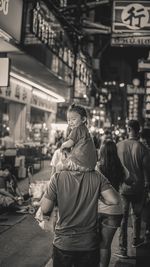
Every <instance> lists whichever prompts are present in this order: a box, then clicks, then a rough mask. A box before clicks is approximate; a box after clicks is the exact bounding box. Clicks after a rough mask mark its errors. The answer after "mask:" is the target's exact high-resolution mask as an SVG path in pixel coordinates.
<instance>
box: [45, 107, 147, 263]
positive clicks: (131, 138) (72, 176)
mask: <svg viewBox="0 0 150 267" xmlns="http://www.w3.org/2000/svg"><path fill="white" fill-rule="evenodd" d="M67 121H68V135H67V138H66V140H65V142H60V143H59V147H58V148H57V150H56V151H55V153H54V156H53V158H52V161H51V166H52V168H53V169H52V173H51V178H50V182H49V184H48V187H47V190H46V192H45V194H44V196H43V198H42V200H41V211H42V214H43V218H45V219H47V218H49V217H50V215H51V212H52V211H53V209H56V210H57V220H56V224H55V230H54V241H53V266H54V267H57V266H62V267H72V266H74V267H79V266H82V267H84V266H86V267H108V266H109V263H110V259H111V244H112V240H113V237H114V235H115V233H116V230H117V229H118V228H119V237H118V238H119V251H117V252H116V256H118V257H121V258H128V219H129V216H130V215H131V217H132V227H133V234H132V246H133V247H134V248H137V247H138V246H141V245H142V244H143V243H144V242H149V241H150V231H149V230H150V221H149V219H150V218H149V217H150V214H149V213H150V212H149V209H148V208H147V207H148V204H149V200H148V199H149V190H150V188H149V185H150V177H149V173H150V169H149V168H150V166H149V160H150V150H149V141H148V139H147V137H148V135H147V136H146V134H145V129H144V130H143V131H142V132H140V130H141V128H140V125H139V122H138V121H137V120H130V121H129V122H128V124H127V138H125V139H124V140H122V141H119V142H116V140H114V139H113V137H112V135H111V133H110V131H109V134H107V133H106V134H105V137H104V138H103V140H101V141H100V144H99V148H98V147H96V146H95V143H94V141H93V138H92V136H91V134H90V133H89V130H88V128H87V113H86V110H85V109H84V108H83V107H81V106H78V105H72V106H71V107H70V108H69V110H68V112H67ZM144 211H145V216H143V213H144ZM142 220H144V221H145V235H144V236H143V238H142V237H141V221H142Z"/></svg>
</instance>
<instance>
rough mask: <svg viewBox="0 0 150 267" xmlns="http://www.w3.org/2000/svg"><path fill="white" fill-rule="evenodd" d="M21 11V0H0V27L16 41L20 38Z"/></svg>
mask: <svg viewBox="0 0 150 267" xmlns="http://www.w3.org/2000/svg"><path fill="white" fill-rule="evenodd" d="M22 12H23V1H22V0H2V1H0V28H1V29H2V30H3V31H5V32H6V33H8V34H9V35H10V36H12V37H13V38H14V39H15V40H16V41H18V42H20V40H21V27H22Z"/></svg>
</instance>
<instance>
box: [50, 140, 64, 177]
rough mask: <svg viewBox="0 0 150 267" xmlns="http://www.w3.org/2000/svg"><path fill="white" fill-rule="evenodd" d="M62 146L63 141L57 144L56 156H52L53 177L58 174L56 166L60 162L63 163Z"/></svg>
mask: <svg viewBox="0 0 150 267" xmlns="http://www.w3.org/2000/svg"><path fill="white" fill-rule="evenodd" d="M61 145H62V141H58V142H57V143H56V150H55V151H54V154H53V156H52V159H51V161H50V166H51V176H52V175H53V174H54V173H55V172H56V165H57V164H58V162H60V161H61V158H62V152H61V149H60V148H61Z"/></svg>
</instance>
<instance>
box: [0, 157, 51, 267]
mask: <svg viewBox="0 0 150 267" xmlns="http://www.w3.org/2000/svg"><path fill="white" fill-rule="evenodd" d="M49 173H50V169H49V162H44V168H43V169H41V171H40V172H38V173H36V174H34V175H33V177H31V182H34V181H37V180H44V181H45V180H47V181H48V180H49ZM18 186H19V187H20V189H21V191H22V192H23V193H24V194H27V193H28V190H29V180H28V178H25V179H23V180H19V182H18ZM3 217H5V218H2V215H1V217H0V218H1V226H0V267H44V266H45V265H46V263H47V262H48V261H49V259H50V258H51V255H52V240H53V234H52V233H47V232H44V231H43V230H42V229H41V228H40V227H39V225H38V223H37V222H36V220H35V218H34V216H33V215H30V214H23V215H22V214H21V215H19V214H16V215H15V214H9V215H8V214H4V215H3ZM3 219H5V220H6V222H5V220H4V223H3ZM5 224H6V225H5Z"/></svg>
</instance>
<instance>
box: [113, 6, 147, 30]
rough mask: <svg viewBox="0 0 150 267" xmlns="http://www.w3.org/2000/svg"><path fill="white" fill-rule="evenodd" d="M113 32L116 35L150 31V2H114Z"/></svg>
mask: <svg viewBox="0 0 150 267" xmlns="http://www.w3.org/2000/svg"><path fill="white" fill-rule="evenodd" d="M112 31H113V32H114V33H117V32H134V33H135V32H147V31H150V2H149V1H134V2H132V3H131V1H114V7H113V25H112Z"/></svg>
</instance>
